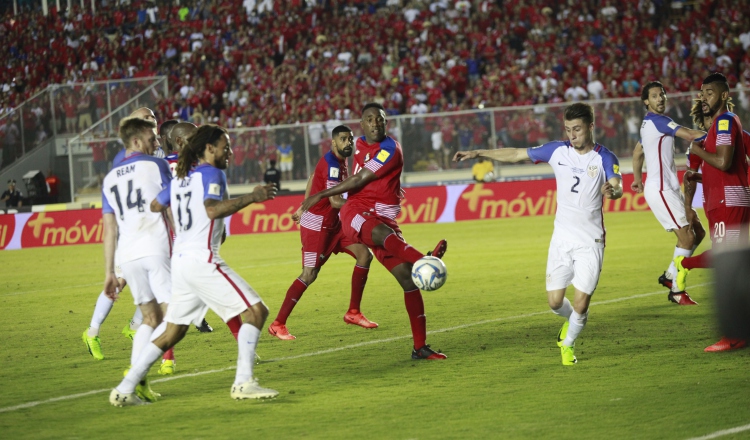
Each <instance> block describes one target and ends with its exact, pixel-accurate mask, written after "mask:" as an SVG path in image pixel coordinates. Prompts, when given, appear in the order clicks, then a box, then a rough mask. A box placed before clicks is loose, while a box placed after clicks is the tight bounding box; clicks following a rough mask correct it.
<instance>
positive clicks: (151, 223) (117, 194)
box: [102, 153, 171, 264]
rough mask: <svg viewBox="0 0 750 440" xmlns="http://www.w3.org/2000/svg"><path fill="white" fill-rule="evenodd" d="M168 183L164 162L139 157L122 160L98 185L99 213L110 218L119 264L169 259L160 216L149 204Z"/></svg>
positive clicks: (167, 240) (134, 155)
mask: <svg viewBox="0 0 750 440" xmlns="http://www.w3.org/2000/svg"><path fill="white" fill-rule="evenodd" d="M170 180H171V174H170V172H169V167H168V166H167V162H166V161H165V160H164V159H158V158H155V157H152V156H147V155H145V154H141V153H134V154H131V155H130V156H128V157H126V158H125V159H124V160H123V161H122V162H120V163H119V164H118V165H117V166H116V167H114V168H112V170H111V171H110V172H109V173H108V174H107V176H106V177H105V178H104V182H103V183H102V213H103V214H114V216H115V218H116V219H117V229H118V232H119V237H118V240H117V260H118V263H119V264H123V263H127V262H129V261H133V260H137V259H139V258H143V257H150V256H166V257H167V258H169V256H170V250H171V238H170V236H169V231H168V227H167V223H166V220H165V219H164V216H163V215H162V214H161V213H158V212H151V209H150V208H149V204H150V203H151V200H153V199H154V198H155V197H156V196H157V195H158V194H159V192H161V191H162V189H164V188H165V187H166V186H167V185H169V181H170Z"/></svg>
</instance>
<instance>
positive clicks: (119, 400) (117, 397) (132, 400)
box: [109, 388, 147, 406]
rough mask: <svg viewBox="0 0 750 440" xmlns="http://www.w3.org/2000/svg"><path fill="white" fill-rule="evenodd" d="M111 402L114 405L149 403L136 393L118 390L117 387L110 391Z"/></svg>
mask: <svg viewBox="0 0 750 440" xmlns="http://www.w3.org/2000/svg"><path fill="white" fill-rule="evenodd" d="M109 403H111V404H112V405H113V406H138V405H146V404H147V403H146V402H144V401H143V400H141V399H139V398H138V396H136V395H135V393H130V394H125V393H121V392H119V391H117V388H115V389H113V390H112V392H111V393H109Z"/></svg>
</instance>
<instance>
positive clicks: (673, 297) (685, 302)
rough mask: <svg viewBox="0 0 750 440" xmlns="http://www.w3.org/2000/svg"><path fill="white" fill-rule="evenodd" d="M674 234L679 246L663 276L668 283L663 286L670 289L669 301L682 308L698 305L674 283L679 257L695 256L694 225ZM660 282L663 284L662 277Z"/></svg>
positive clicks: (677, 230) (678, 230)
mask: <svg viewBox="0 0 750 440" xmlns="http://www.w3.org/2000/svg"><path fill="white" fill-rule="evenodd" d="M674 233H675V235H676V236H677V246H676V247H675V249H674V254H673V255H672V262H671V263H670V265H669V268H668V269H667V271H666V272H665V274H664V275H663V277H664V278H666V279H667V280H666V282H663V283H662V285H664V286H667V287H669V290H670V292H669V293H668V294H667V299H668V300H669V301H671V302H673V303H676V304H679V305H681V306H690V305H696V304H698V303H697V302H695V301H693V299H692V298H690V294H688V292H687V291H685V290H680V289H679V288H678V286H677V283H676V282H674V280H675V279H676V278H677V266H676V265H675V259H676V258H678V257H682V258H687V257H690V256H692V255H693V250H694V248H695V247H694V246H695V245H694V243H695V231H694V230H693V227H692V225H688V226H684V227H682V228H680V229H676V230H674ZM659 281H660V282H662V277H659Z"/></svg>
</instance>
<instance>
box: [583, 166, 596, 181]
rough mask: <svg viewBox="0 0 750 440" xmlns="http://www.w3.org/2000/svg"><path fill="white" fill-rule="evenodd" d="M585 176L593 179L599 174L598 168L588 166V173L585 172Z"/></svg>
mask: <svg viewBox="0 0 750 440" xmlns="http://www.w3.org/2000/svg"><path fill="white" fill-rule="evenodd" d="M586 174H588V175H589V177H591V178H592V179H593V178H594V177H596V175H597V174H599V167H598V166H596V165H589V169H588V171H586Z"/></svg>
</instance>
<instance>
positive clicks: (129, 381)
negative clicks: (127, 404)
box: [117, 325, 164, 394]
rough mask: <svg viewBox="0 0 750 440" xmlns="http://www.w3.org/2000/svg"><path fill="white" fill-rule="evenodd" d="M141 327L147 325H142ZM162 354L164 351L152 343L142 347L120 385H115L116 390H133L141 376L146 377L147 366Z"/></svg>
mask: <svg viewBox="0 0 750 440" xmlns="http://www.w3.org/2000/svg"><path fill="white" fill-rule="evenodd" d="M142 327H148V326H145V325H144V326H142ZM149 328H150V327H149ZM163 354H164V352H163V351H161V349H160V348H159V347H157V346H156V345H154V344H151V343H148V344H147V345H146V346H145V347H143V350H142V352H141V355H140V356H139V357H138V360H137V361H135V362H133V365H132V366H131V367H130V371H128V374H127V376H125V379H123V380H122V382H120V385H117V391H119V392H121V393H125V394H130V393H132V392H134V391H135V387H136V385H138V382H140V381H142V380H143V378H144V377H146V374H148V370H149V368H151V365H153V364H154V362H156V360H157V359H159V358H160V357H162V355H163Z"/></svg>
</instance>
